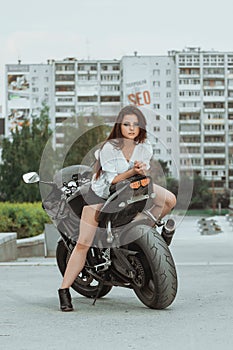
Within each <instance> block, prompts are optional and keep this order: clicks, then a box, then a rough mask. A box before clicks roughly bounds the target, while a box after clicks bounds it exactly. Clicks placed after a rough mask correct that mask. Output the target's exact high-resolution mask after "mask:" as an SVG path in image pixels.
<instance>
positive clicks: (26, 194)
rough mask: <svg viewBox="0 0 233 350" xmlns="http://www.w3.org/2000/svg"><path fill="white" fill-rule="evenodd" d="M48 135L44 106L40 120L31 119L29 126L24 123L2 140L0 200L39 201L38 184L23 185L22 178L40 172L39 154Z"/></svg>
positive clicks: (46, 109) (46, 115)
mask: <svg viewBox="0 0 233 350" xmlns="http://www.w3.org/2000/svg"><path fill="white" fill-rule="evenodd" d="M50 135H51V130H50V129H49V118H48V107H47V106H45V105H43V108H42V110H41V114H40V117H39V118H32V123H31V124H29V122H28V121H27V120H26V121H25V122H24V124H23V126H22V129H20V130H19V129H18V128H16V130H15V131H12V134H11V138H10V139H7V138H5V139H3V142H2V164H0V181H1V190H0V200H2V201H10V202H23V201H29V202H34V201H37V200H40V193H39V188H38V185H37V184H34V185H30V186H28V185H26V184H24V182H23V181H22V175H23V174H24V173H26V172H29V171H32V170H33V171H39V165H40V159H41V155H42V152H43V149H44V146H45V144H46V142H47V140H48V139H49V137H50Z"/></svg>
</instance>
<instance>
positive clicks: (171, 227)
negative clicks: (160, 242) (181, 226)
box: [161, 219, 175, 246]
mask: <svg viewBox="0 0 233 350" xmlns="http://www.w3.org/2000/svg"><path fill="white" fill-rule="evenodd" d="M174 233H175V221H174V220H173V219H168V220H167V222H166V224H165V225H164V226H163V229H162V233H161V236H162V237H163V239H164V241H165V242H166V243H167V245H168V246H169V245H170V244H171V241H172V237H173V235H174Z"/></svg>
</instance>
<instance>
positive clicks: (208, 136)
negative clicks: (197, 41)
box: [169, 48, 233, 190]
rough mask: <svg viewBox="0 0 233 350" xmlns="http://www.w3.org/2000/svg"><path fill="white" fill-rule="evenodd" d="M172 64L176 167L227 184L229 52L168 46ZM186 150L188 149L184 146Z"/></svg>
mask: <svg viewBox="0 0 233 350" xmlns="http://www.w3.org/2000/svg"><path fill="white" fill-rule="evenodd" d="M169 55H170V56H171V57H174V59H175V65H176V82H177V105H178V123H179V131H180V169H181V173H182V172H183V173H187V172H188V171H189V168H190V163H191V165H192V168H193V171H194V172H195V173H197V174H200V175H201V176H202V177H203V178H205V179H207V180H210V181H212V183H213V184H214V187H215V189H216V190H217V189H223V188H226V189H228V188H233V158H232V156H233V52H216V51H208V52H206V51H201V49H200V48H188V49H186V50H184V51H182V52H170V53H169ZM187 151H188V152H187Z"/></svg>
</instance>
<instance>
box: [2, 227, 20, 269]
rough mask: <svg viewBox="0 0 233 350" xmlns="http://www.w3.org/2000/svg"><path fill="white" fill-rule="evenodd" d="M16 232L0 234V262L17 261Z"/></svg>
mask: <svg viewBox="0 0 233 350" xmlns="http://www.w3.org/2000/svg"><path fill="white" fill-rule="evenodd" d="M16 237H17V234H16V232H2V233H0V261H1V262H4V261H12V260H16V259H17V244H16Z"/></svg>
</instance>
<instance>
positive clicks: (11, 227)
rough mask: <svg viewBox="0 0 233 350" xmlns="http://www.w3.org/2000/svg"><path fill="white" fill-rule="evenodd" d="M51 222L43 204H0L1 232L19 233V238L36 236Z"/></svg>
mask: <svg viewBox="0 0 233 350" xmlns="http://www.w3.org/2000/svg"><path fill="white" fill-rule="evenodd" d="M50 222H51V220H50V218H49V216H48V215H47V213H46V212H45V211H44V210H43V208H42V206H41V203H9V202H0V232H17V238H27V237H32V236H36V235H38V234H40V233H42V232H43V231H44V224H45V223H50Z"/></svg>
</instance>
